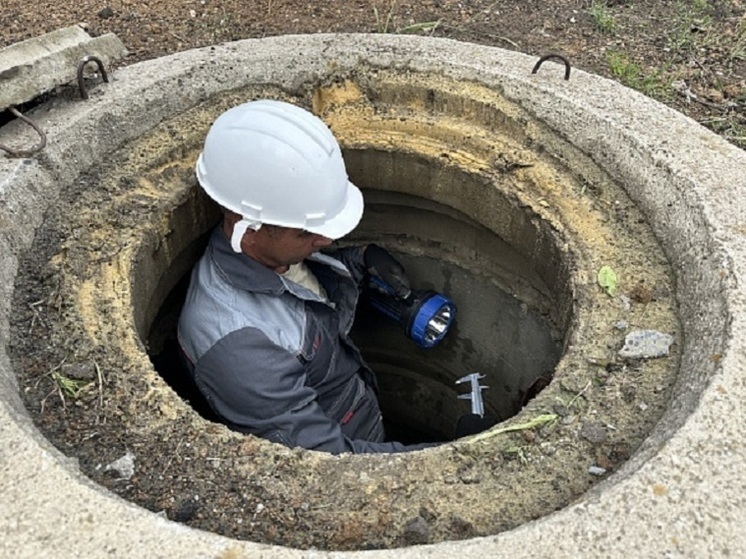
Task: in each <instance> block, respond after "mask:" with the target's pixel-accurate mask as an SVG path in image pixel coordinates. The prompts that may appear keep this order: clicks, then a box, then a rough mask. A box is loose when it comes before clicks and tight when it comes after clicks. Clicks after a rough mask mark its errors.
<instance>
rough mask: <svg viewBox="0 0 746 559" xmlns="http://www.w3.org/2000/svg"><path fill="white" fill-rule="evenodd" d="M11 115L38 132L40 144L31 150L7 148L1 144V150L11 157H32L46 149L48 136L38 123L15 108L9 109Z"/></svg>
mask: <svg viewBox="0 0 746 559" xmlns="http://www.w3.org/2000/svg"><path fill="white" fill-rule="evenodd" d="M8 110H9V111H10V112H11V113H13V114H14V115H15V116H16V117H18V118H20V119H21V120H22V121H23V122H25V123H27V124H28V125H30V126H31V128H33V129H34V130H36V132H37V133H38V134H39V137H40V138H41V139H40V140H39V144H38V145H36V146H34V147H32V148H31V149H13V148H11V147H8V146H5V145H2V144H0V149H1V150H3V151H5V152H6V153H8V155H10V156H11V157H29V156H31V155H34V154H35V153H37V152H39V151H41V150H43V149H44V147H45V146H46V145H47V135H46V134H45V133H44V130H42V129H41V128H39V127H38V126H37V125H36V123H35V122H34V121H33V120H31V119H30V118H29V117H27V116H24V115H23V114H21V112H20V111H19V110H18V109H16V108H15V107H10V108H9V109H8Z"/></svg>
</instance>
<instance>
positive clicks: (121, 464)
mask: <svg viewBox="0 0 746 559" xmlns="http://www.w3.org/2000/svg"><path fill="white" fill-rule="evenodd" d="M104 471H105V472H109V471H114V472H116V473H117V474H119V477H120V478H121V479H130V478H131V477H132V476H133V475H135V455H134V454H132V453H131V452H130V451H129V450H128V451H127V452H126V454H125V455H124V456H122V457H121V458H118V459H116V460H114V462H112V463H110V464H107V465H106V467H104Z"/></svg>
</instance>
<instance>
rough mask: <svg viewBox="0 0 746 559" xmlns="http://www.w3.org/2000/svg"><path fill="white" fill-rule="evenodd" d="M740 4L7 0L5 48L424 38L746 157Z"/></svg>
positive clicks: (745, 38)
mask: <svg viewBox="0 0 746 559" xmlns="http://www.w3.org/2000/svg"><path fill="white" fill-rule="evenodd" d="M745 13H746V4H745V3H744V2H743V0H714V1H706V0H666V1H663V2H634V1H630V0H543V1H538V0H528V1H525V2H510V1H507V0H461V1H456V0H422V1H420V2H408V3H404V2H396V1H395V0H391V1H381V0H354V1H350V0H327V1H326V2H318V3H316V2H292V1H290V0H260V1H254V2H245V1H242V0H185V1H181V2H173V1H171V0H142V1H136V0H110V1H108V2H107V1H99V0H95V1H94V0H76V1H74V2H73V1H70V0H64V1H56V0H55V1H52V0H40V1H38V2H28V1H27V0H4V1H3V3H2V11H1V12H0V30H1V31H0V47H2V46H5V45H8V44H11V43H14V42H17V41H20V40H23V39H27V38H29V37H33V36H35V35H39V34H42V33H44V32H48V31H52V30H54V29H57V28H60V27H64V26H68V25H73V24H82V25H83V26H84V27H85V28H86V29H87V30H88V32H89V33H90V34H91V35H99V34H102V33H109V32H113V33H115V34H117V35H118V36H119V38H120V39H121V40H122V41H123V42H124V44H125V45H126V47H127V48H128V49H129V50H130V55H129V57H128V58H127V59H126V60H125V61H124V63H125V64H130V63H133V62H136V61H139V60H144V59H148V58H154V57H158V56H163V55H167V54H170V53H174V52H177V51H182V50H185V49H189V48H193V47H200V46H205V45H211V44H216V43H221V42H226V41H233V40H237V39H245V38H257V37H265V36H271V35H282V34H295V33H320V32H366V33H420V34H432V35H434V36H438V37H449V38H452V39H458V40H462V41H470V42H477V43H482V44H489V45H495V46H499V47H502V48H507V49H514V50H519V51H522V52H526V53H529V54H535V55H537V56H541V55H544V54H547V53H549V52H558V53H562V54H564V55H566V56H567V57H569V59H570V61H571V62H572V64H573V65H574V66H576V67H578V68H582V69H583V70H587V71H590V72H593V73H596V74H600V75H603V76H606V77H610V78H612V79H616V80H619V81H621V82H622V83H624V84H625V85H628V86H630V87H633V88H635V89H639V90H640V91H642V92H643V93H646V94H647V95H650V96H652V97H654V98H656V99H658V100H660V101H662V102H664V103H666V104H668V105H670V106H672V107H674V108H676V109H677V110H679V111H681V112H683V113H685V114H687V115H689V116H691V117H692V118H694V119H695V120H697V121H699V122H701V123H702V124H704V125H705V126H708V127H709V128H711V129H712V130H714V131H716V132H718V133H720V134H721V135H723V136H724V137H726V138H728V139H729V140H730V141H731V142H733V143H734V144H736V145H739V146H740V147H746V16H745V15H744V14H745Z"/></svg>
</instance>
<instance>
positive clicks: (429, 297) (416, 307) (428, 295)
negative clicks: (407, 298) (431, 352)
mask: <svg viewBox="0 0 746 559" xmlns="http://www.w3.org/2000/svg"><path fill="white" fill-rule="evenodd" d="M455 316H456V305H455V304H454V303H453V301H451V300H450V299H449V298H448V297H446V296H445V295H442V294H440V293H435V292H434V291H427V292H425V293H422V294H420V295H419V296H418V297H417V298H416V300H415V301H414V302H413V304H412V307H411V314H410V319H409V325H408V327H407V335H408V336H409V337H410V338H411V339H412V340H413V341H414V342H415V343H416V344H417V345H418V346H420V347H424V348H431V347H433V346H435V345H438V344H439V343H440V342H441V341H442V340H443V338H444V337H445V335H446V334H447V333H448V330H449V329H450V328H451V326H452V324H453V319H454V318H455Z"/></svg>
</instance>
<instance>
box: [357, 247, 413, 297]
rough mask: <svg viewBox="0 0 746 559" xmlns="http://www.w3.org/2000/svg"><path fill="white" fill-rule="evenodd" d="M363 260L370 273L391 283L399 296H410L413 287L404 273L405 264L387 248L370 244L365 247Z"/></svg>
mask: <svg viewBox="0 0 746 559" xmlns="http://www.w3.org/2000/svg"><path fill="white" fill-rule="evenodd" d="M363 261H364V262H365V267H366V268H367V270H368V273H370V274H371V275H373V276H376V277H378V278H380V279H381V280H383V281H384V282H386V283H387V284H389V285H390V286H391V288H392V289H393V290H394V293H395V294H396V296H397V297H399V298H400V299H406V298H407V297H408V296H409V294H410V292H411V288H410V286H409V280H408V279H407V276H406V274H405V273H404V266H402V265H401V264H400V263H399V261H398V260H396V258H394V257H393V256H391V254H389V252H388V251H387V250H385V249H383V248H381V247H379V246H378V245H375V244H370V245H368V246H367V247H366V248H365V253H364V254H363Z"/></svg>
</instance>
